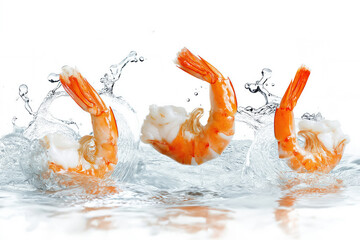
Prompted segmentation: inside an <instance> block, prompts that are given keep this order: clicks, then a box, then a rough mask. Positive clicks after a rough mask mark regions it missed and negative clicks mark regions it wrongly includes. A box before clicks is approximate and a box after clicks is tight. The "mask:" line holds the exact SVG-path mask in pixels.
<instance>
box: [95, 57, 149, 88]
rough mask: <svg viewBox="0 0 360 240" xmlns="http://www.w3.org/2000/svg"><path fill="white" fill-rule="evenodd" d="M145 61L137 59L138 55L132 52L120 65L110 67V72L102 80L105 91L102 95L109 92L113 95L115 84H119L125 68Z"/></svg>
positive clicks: (142, 58) (141, 58) (140, 58)
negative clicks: (130, 64) (131, 63)
mask: <svg viewBox="0 0 360 240" xmlns="http://www.w3.org/2000/svg"><path fill="white" fill-rule="evenodd" d="M144 60H145V59H144V57H139V58H138V57H137V53H136V52H135V51H131V52H130V53H129V55H128V56H127V57H126V58H124V59H123V60H122V61H121V62H119V63H118V64H113V65H111V66H110V69H109V72H108V73H105V74H104V77H102V78H101V79H100V82H101V83H103V84H104V87H103V89H102V90H101V91H100V93H104V92H108V93H113V89H114V85H115V82H117V81H118V80H119V79H120V76H121V73H122V70H123V68H124V67H125V66H126V65H127V64H128V63H129V62H138V61H140V62H143V61H144Z"/></svg>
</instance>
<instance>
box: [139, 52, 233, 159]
mask: <svg viewBox="0 0 360 240" xmlns="http://www.w3.org/2000/svg"><path fill="white" fill-rule="evenodd" d="M176 63H177V65H178V67H179V68H180V69H182V70H184V71H185V72H187V73H189V74H190V75H192V76H194V77H197V78H199V79H201V80H204V81H206V82H208V83H209V84H210V86H211V88H210V100H211V111H210V114H209V115H210V116H209V119H208V122H207V124H206V125H205V126H203V125H202V124H201V123H200V122H199V120H200V118H201V116H202V115H203V113H204V109H202V108H196V109H194V110H193V111H192V112H191V113H190V114H189V115H188V114H187V112H186V111H185V109H184V108H181V107H175V106H164V107H158V106H156V105H152V106H150V113H149V115H148V116H147V117H146V119H145V121H144V124H143V126H142V129H141V132H142V136H141V140H142V141H143V142H144V143H149V144H151V145H152V146H153V147H154V148H155V149H156V150H157V151H159V152H160V153H162V154H165V155H167V156H169V157H171V158H172V159H174V160H176V161H177V162H179V163H182V164H191V165H199V164H202V163H204V162H206V161H208V160H211V159H214V158H216V157H218V156H219V155H220V154H221V153H222V152H223V151H224V149H225V148H226V147H227V145H228V144H229V142H230V141H231V139H232V137H233V135H234V132H235V127H234V124H235V114H236V111H237V102H236V96H235V91H234V88H233V86H232V83H231V81H230V79H228V78H224V77H223V75H222V74H221V73H220V72H219V71H218V70H217V69H216V68H214V67H213V66H212V65H211V64H210V63H208V62H207V61H205V60H204V59H202V58H201V57H196V56H195V55H193V54H192V53H191V52H190V51H189V50H187V49H186V48H184V49H182V50H181V52H180V53H178V56H177V62H176Z"/></svg>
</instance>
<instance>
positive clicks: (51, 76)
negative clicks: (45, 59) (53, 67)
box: [47, 73, 60, 83]
mask: <svg viewBox="0 0 360 240" xmlns="http://www.w3.org/2000/svg"><path fill="white" fill-rule="evenodd" d="M47 78H48V81H49V82H51V83H55V82H59V81H60V74H57V73H50V74H49V76H48V77H47Z"/></svg>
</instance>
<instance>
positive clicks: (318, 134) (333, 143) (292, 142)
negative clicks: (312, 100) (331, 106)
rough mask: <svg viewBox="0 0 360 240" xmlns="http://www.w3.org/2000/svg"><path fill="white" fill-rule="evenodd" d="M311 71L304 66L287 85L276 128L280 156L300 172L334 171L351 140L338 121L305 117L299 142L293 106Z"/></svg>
mask: <svg viewBox="0 0 360 240" xmlns="http://www.w3.org/2000/svg"><path fill="white" fill-rule="evenodd" d="M309 75H310V71H309V70H308V69H307V68H306V67H304V66H302V67H300V68H299V69H298V71H297V73H296V75H295V78H294V80H292V81H291V83H290V85H289V87H288V88H287V90H286V92H285V94H284V96H283V98H282V100H281V102H280V106H279V107H278V108H277V109H276V112H275V120H274V130H275V138H276V139H277V141H278V148H279V157H280V158H285V159H287V160H288V165H289V166H290V167H291V168H292V169H294V170H297V171H299V172H314V171H319V172H325V173H327V172H330V171H331V170H332V169H333V168H334V167H335V166H336V165H337V164H338V163H339V161H340V159H341V157H342V155H343V151H344V147H345V144H346V143H347V142H348V139H347V136H345V135H344V134H343V133H342V131H341V129H340V124H339V123H338V122H337V121H329V120H324V119H322V120H318V121H313V120H305V119H304V120H301V121H300V122H299V128H300V131H299V133H298V134H299V135H300V136H302V137H303V138H304V139H305V144H304V147H301V146H300V145H299V142H298V140H297V136H296V133H295V122H294V114H293V109H294V107H295V105H296V102H297V100H298V99H299V97H300V95H301V93H302V91H303V89H304V87H305V85H306V82H307V80H308V78H309Z"/></svg>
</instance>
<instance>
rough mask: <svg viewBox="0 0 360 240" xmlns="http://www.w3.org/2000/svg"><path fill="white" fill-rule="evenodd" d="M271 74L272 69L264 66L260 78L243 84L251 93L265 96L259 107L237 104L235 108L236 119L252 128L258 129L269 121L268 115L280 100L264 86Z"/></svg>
mask: <svg viewBox="0 0 360 240" xmlns="http://www.w3.org/2000/svg"><path fill="white" fill-rule="evenodd" d="M271 74H272V71H271V70H270V69H268V68H264V69H262V71H261V75H262V77H261V79H260V80H258V81H256V82H255V83H246V84H245V89H248V90H249V91H250V92H251V93H261V95H262V96H263V97H264V98H265V104H264V105H263V106H261V107H259V108H253V107H251V106H247V107H242V106H239V107H238V110H237V111H238V113H239V114H237V115H236V120H237V121H239V122H244V123H246V124H248V125H249V126H250V127H251V128H253V129H254V130H258V129H259V128H261V127H263V126H265V125H266V124H268V123H269V118H268V116H272V114H274V113H275V111H276V108H277V107H278V106H279V103H280V100H281V98H280V97H278V96H276V95H274V94H272V93H270V91H269V90H268V89H267V88H266V87H267V86H268V83H267V81H268V80H269V79H270V78H271ZM271 86H275V84H271Z"/></svg>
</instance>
